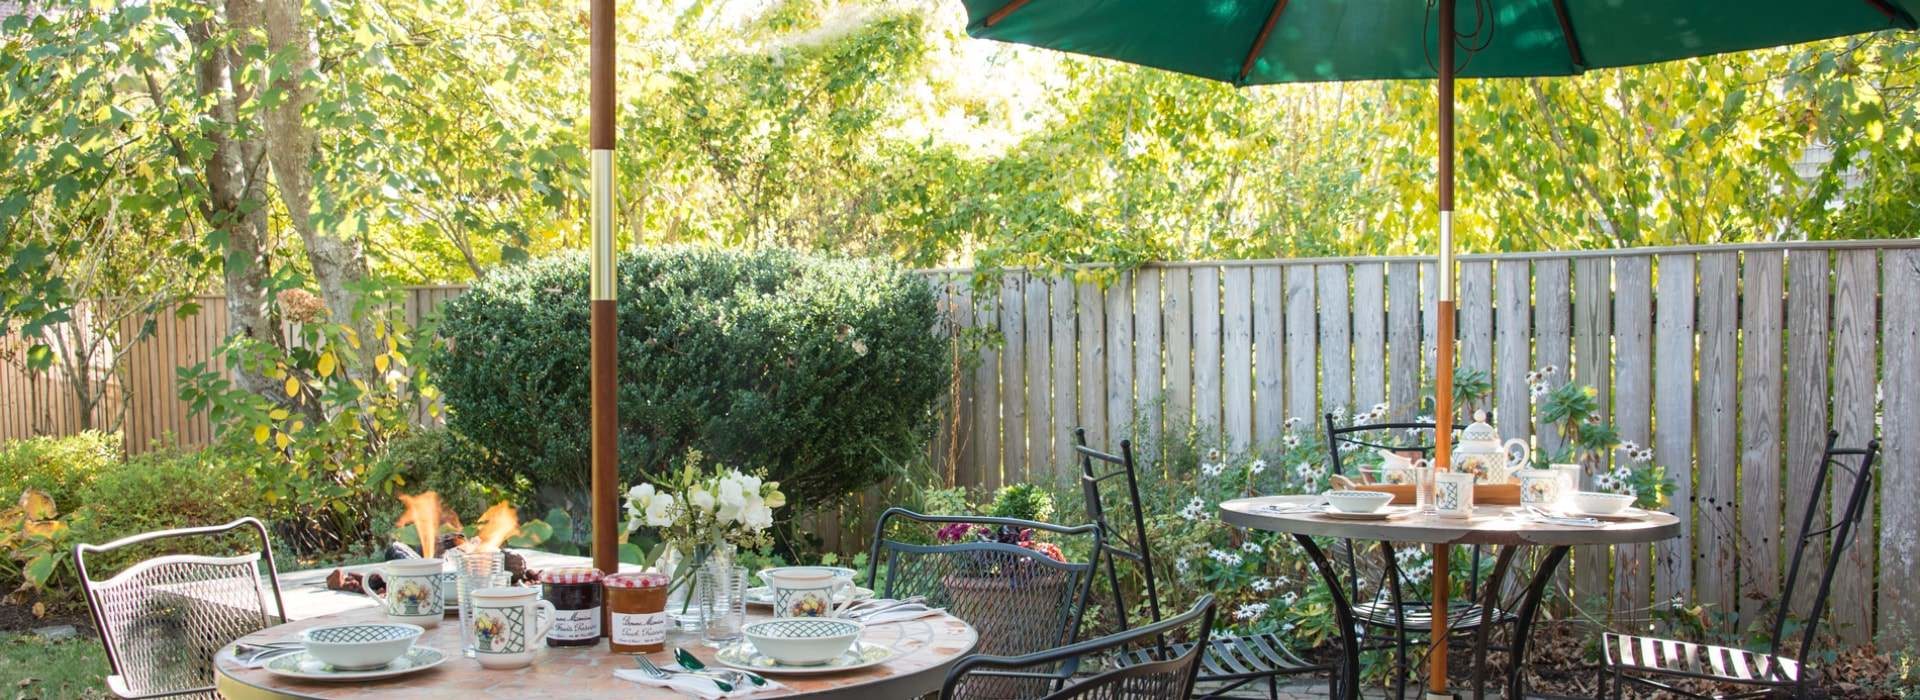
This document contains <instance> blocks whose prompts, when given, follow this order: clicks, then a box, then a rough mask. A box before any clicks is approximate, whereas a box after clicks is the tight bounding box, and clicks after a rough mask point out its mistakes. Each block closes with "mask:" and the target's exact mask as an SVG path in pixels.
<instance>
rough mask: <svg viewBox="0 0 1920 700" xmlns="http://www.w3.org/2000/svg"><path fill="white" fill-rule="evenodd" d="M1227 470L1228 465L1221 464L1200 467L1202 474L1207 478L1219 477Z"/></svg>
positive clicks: (1214, 463)
mask: <svg viewBox="0 0 1920 700" xmlns="http://www.w3.org/2000/svg"><path fill="white" fill-rule="evenodd" d="M1226 469H1227V465H1226V464H1224V463H1221V462H1212V463H1208V464H1202V465H1200V473H1201V474H1202V475H1205V476H1219V475H1220V472H1223V471H1226Z"/></svg>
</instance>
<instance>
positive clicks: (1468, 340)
mask: <svg viewBox="0 0 1920 700" xmlns="http://www.w3.org/2000/svg"><path fill="white" fill-rule="evenodd" d="M1459 308H1460V314H1459V316H1460V318H1459V321H1460V326H1459V327H1458V328H1456V329H1454V330H1455V334H1456V335H1457V336H1458V337H1459V338H1460V368H1461V369H1470V370H1479V371H1481V372H1485V373H1487V376H1488V377H1492V376H1493V344H1494V339H1493V261H1491V260H1471V261H1468V262H1463V263H1460V304H1459ZM1489 398H1491V397H1489Z"/></svg>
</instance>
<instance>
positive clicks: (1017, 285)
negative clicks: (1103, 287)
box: [986, 273, 1027, 488]
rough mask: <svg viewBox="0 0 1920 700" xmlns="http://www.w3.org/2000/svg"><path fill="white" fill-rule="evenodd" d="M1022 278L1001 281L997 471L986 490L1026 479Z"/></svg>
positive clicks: (1021, 275) (1010, 276)
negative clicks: (998, 462)
mask: <svg viewBox="0 0 1920 700" xmlns="http://www.w3.org/2000/svg"><path fill="white" fill-rule="evenodd" d="M1025 279H1026V275H1024V274H1018V273H1015V274H1009V275H1006V276H1003V277H1001V279H1000V309H1001V313H1000V335H1001V337H1002V338H1004V339H1005V340H1006V345H1005V346H1003V347H1002V348H1001V349H1000V426H1001V436H1000V454H1001V459H1000V471H999V472H988V473H987V483H986V485H987V488H999V487H1000V485H1001V484H1011V483H1018V482H1021V481H1025V480H1026V477H1027V472H1026V469H1027V323H1026V314H1025V313H1024V311H1025V309H1026V298H1027V295H1026V292H1025V284H1024V280H1025Z"/></svg>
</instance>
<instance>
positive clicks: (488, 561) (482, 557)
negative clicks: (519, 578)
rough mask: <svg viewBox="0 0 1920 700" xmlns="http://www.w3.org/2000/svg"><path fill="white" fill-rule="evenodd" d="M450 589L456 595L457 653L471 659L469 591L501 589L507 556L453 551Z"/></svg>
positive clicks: (471, 620)
mask: <svg viewBox="0 0 1920 700" xmlns="http://www.w3.org/2000/svg"><path fill="white" fill-rule="evenodd" d="M450 558H451V559H453V566H454V588H455V590H457V591H458V592H459V594H460V653H461V654H463V655H465V656H466V657H467V658H473V655H474V654H473V649H474V643H475V640H474V635H473V617H472V616H473V592H474V591H477V590H480V589H482V588H493V587H496V586H505V585H507V583H508V582H509V581H510V579H509V578H508V577H507V566H506V564H507V557H506V554H505V553H503V552H500V551H499V550H495V551H491V552H468V551H463V550H458V549H456V550H453V553H452V556H451V557H450Z"/></svg>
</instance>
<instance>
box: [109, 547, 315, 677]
mask: <svg viewBox="0 0 1920 700" xmlns="http://www.w3.org/2000/svg"><path fill="white" fill-rule="evenodd" d="M243 530H250V531H251V534H253V535H255V536H257V537H258V538H259V549H258V550H255V551H251V552H246V553H243V554H239V555H235V556H206V555H200V554H179V553H171V551H177V550H178V549H179V546H184V545H187V544H190V541H195V540H198V541H202V542H207V543H220V542H223V541H225V540H224V536H225V535H228V534H229V533H234V532H236V531H243ZM148 543H162V545H161V546H163V547H165V548H166V549H167V550H170V553H168V554H164V555H162V556H159V557H155V558H152V559H146V560H144V561H140V562H138V563H135V564H133V565H131V566H128V567H126V568H125V569H123V570H121V571H120V572H119V573H117V574H114V575H113V576H112V577H110V578H107V579H105V580H95V579H94V578H93V577H92V575H91V574H90V573H89V571H88V559H89V558H94V557H98V556H100V555H104V554H109V553H112V552H115V551H118V550H124V549H127V548H130V547H134V546H136V545H142V544H148ZM262 559H265V561H266V564H267V578H268V581H269V583H270V586H271V588H272V589H273V607H272V608H268V607H267V602H266V593H265V591H263V590H262V586H261V583H260V562H261V560H262ZM73 561H74V564H75V568H77V569H78V570H79V573H80V582H81V585H82V586H83V587H84V588H85V589H86V593H87V606H88V608H89V610H90V612H91V614H92V616H93V624H94V628H95V629H98V630H99V631H100V642H101V644H102V645H104V646H105V647H106V650H107V663H108V664H109V666H110V667H111V668H112V671H113V674H114V675H116V676H119V677H120V682H121V683H122V684H124V687H125V689H126V690H128V691H131V692H133V693H136V694H142V695H146V694H156V693H184V692H193V691H204V690H212V689H213V655H214V653H215V652H217V651H219V650H220V648H221V647H224V646H226V645H227V644H229V643H231V642H232V641H233V640H235V639H238V638H240V637H242V636H245V635H247V634H250V633H252V632H257V631H259V630H262V629H265V628H267V627H270V626H272V625H275V624H279V622H280V619H279V615H280V614H281V611H283V610H285V608H284V607H283V606H282V601H281V599H280V582H279V571H278V570H277V569H275V567H274V563H273V547H272V545H271V544H270V543H269V542H268V539H267V528H266V526H265V525H263V524H261V522H260V521H259V520H256V519H253V518H241V519H239V520H235V521H233V522H230V523H227V524H225V525H214V526H209V527H194V528H183V529H178V530H162V531H158V532H149V533H145V534H140V535H134V536H131V537H125V538H122V539H118V540H114V541H112V542H109V543H107V544H103V545H92V544H84V543H83V544H77V545H74V547H73ZM95 563H98V562H97V561H96V562H95Z"/></svg>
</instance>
